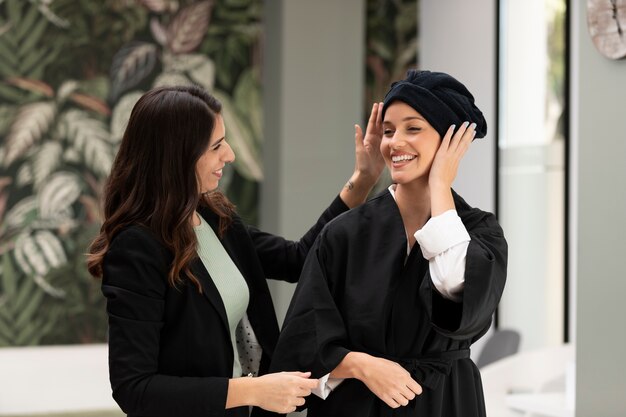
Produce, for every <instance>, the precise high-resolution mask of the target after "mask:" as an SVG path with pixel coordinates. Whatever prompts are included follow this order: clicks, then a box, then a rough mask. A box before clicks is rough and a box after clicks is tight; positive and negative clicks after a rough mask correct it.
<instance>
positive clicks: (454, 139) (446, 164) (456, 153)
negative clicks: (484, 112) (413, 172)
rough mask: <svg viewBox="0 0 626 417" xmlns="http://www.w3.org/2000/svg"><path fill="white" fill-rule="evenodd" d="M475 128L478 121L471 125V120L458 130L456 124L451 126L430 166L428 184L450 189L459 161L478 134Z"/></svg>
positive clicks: (432, 186)
mask: <svg viewBox="0 0 626 417" xmlns="http://www.w3.org/2000/svg"><path fill="white" fill-rule="evenodd" d="M475 129H476V123H472V124H471V125H470V124H469V122H464V123H463V124H462V125H461V126H460V127H459V128H458V129H457V130H456V132H455V131H454V125H452V126H450V128H449V129H448V131H447V132H446V134H445V136H444V137H443V140H442V141H441V145H439V149H438V150H437V153H436V154H435V159H434V160H433V165H432V166H431V168H430V174H429V177H428V185H429V186H430V188H431V189H432V188H436V187H441V188H445V189H449V188H450V187H451V186H452V182H453V181H454V179H455V178H456V174H457V170H458V168H459V163H460V162H461V159H462V158H463V156H464V155H465V152H467V149H468V148H469V146H470V144H471V143H472V140H473V139H474V136H476V130H475Z"/></svg>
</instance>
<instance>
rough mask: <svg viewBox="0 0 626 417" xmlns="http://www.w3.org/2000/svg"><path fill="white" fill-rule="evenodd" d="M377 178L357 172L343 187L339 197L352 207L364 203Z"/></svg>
mask: <svg viewBox="0 0 626 417" xmlns="http://www.w3.org/2000/svg"><path fill="white" fill-rule="evenodd" d="M376 180H377V179H376V178H371V177H369V176H367V175H366V174H362V173H360V172H358V171H357V172H355V173H354V174H352V176H351V177H350V179H349V180H348V182H347V183H346V185H344V187H343V188H342V189H341V192H340V193H339V197H340V198H341V200H342V201H343V202H344V203H345V204H346V206H348V207H350V208H354V207H356V206H358V205H359V204H363V203H364V202H365V200H366V199H367V196H368V195H369V193H370V191H372V188H374V185H375V184H376Z"/></svg>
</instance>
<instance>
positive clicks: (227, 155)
mask: <svg viewBox="0 0 626 417" xmlns="http://www.w3.org/2000/svg"><path fill="white" fill-rule="evenodd" d="M224 145H225V146H224V154H223V155H222V161H224V162H225V163H227V164H230V163H231V162H233V161H234V160H235V152H233V148H231V147H230V144H229V143H227V142H226V141H224Z"/></svg>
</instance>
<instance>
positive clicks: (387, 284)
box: [270, 191, 507, 417]
mask: <svg viewBox="0 0 626 417" xmlns="http://www.w3.org/2000/svg"><path fill="white" fill-rule="evenodd" d="M453 194H454V202H455V205H456V210H457V212H458V214H459V216H460V217H461V220H462V221H463V224H464V225H465V227H466V229H467V231H468V232H469V235H470V237H471V241H470V243H469V247H468V250H467V258H466V266H465V285H464V290H463V294H462V300H461V302H459V303H456V302H453V301H450V300H448V299H445V298H443V297H442V296H441V295H440V294H439V292H438V291H437V290H436V289H435V287H434V285H433V283H432V280H431V278H430V272H429V268H428V261H427V260H426V259H424V257H423V256H422V252H421V250H420V248H419V245H418V244H417V243H416V244H415V245H414V247H413V248H412V250H411V252H410V254H409V255H408V258H407V241H406V233H405V229H404V225H403V222H402V218H401V217H400V212H399V210H398V207H397V205H396V202H395V200H394V198H393V196H392V195H391V194H390V193H389V191H384V192H383V193H381V194H380V195H378V196H377V197H375V198H374V199H372V200H370V201H368V202H367V203H366V204H364V205H362V206H360V207H358V208H356V209H353V210H351V211H349V212H347V213H344V214H343V215H341V216H339V217H337V218H336V219H334V220H333V221H332V222H330V223H329V224H328V225H327V226H326V227H325V228H324V229H323V231H322V233H321V234H320V236H319V237H318V238H317V240H316V243H315V245H314V247H313V248H312V250H311V251H310V252H309V255H308V257H307V260H306V262H305V265H304V268H303V271H302V274H301V277H300V281H299V283H298V287H297V289H296V293H295V294H294V297H293V300H292V302H291V305H290V307H289V310H288V313H287V317H286V319H285V323H284V326H283V330H282V332H281V335H280V338H279V341H278V345H277V347H276V350H275V351H274V359H273V361H272V364H271V367H270V370H271V371H272V372H273V371H280V370H303V371H307V370H311V371H312V372H313V377H321V376H323V375H326V374H328V373H330V372H331V371H332V370H333V369H334V368H335V367H336V366H337V365H338V364H339V363H340V362H341V361H342V359H343V358H344V356H345V355H346V354H347V353H348V352H350V351H358V352H366V353H369V354H371V355H374V356H377V357H383V358H386V359H390V360H394V361H396V362H398V363H400V364H401V365H402V366H403V367H405V369H407V370H408V371H409V372H410V373H411V375H412V376H413V378H414V379H415V380H416V381H417V382H418V383H419V384H421V386H422V387H423V393H422V394H421V395H419V396H417V397H416V399H415V400H413V401H411V402H410V403H409V405H408V406H406V407H400V408H398V409H395V410H394V409H391V408H390V407H388V406H387V405H386V404H385V403H384V402H383V401H382V400H379V399H378V398H377V397H376V396H375V395H374V394H373V393H372V392H371V391H369V389H368V388H367V386H366V385H365V384H363V383H362V382H360V381H359V380H357V379H346V380H345V381H344V382H343V383H341V384H340V385H339V386H338V387H337V388H336V389H335V390H334V391H333V392H332V393H331V394H330V395H329V397H328V398H327V399H326V400H322V399H320V398H318V397H315V396H314V395H311V396H310V397H309V398H308V399H307V404H306V406H305V407H307V408H308V416H309V417H322V416H323V417H340V416H341V417H348V416H358V417H366V416H391V415H394V416H420V417H435V416H463V417H474V416H484V415H485V406H484V399H483V391H482V384H481V379H480V373H479V371H478V368H477V367H476V365H475V364H474V362H472V360H471V359H469V348H470V345H471V344H472V343H473V342H474V341H476V340H477V339H479V338H480V337H481V336H482V335H483V334H484V333H485V332H486V331H487V330H488V328H489V326H490V323H491V317H492V315H493V313H494V311H495V309H496V307H497V305H498V302H499V300H500V297H501V295H502V291H503V289H504V283H505V278H506V261H507V244H506V241H505V239H504V235H503V233H502V229H501V228H500V226H499V225H498V222H497V221H496V219H495V217H494V216H493V215H492V214H491V213H487V212H484V211H481V210H479V209H475V208H472V207H470V206H469V205H468V204H467V203H466V202H465V201H464V200H463V199H462V198H461V197H459V196H458V195H457V194H456V193H453Z"/></svg>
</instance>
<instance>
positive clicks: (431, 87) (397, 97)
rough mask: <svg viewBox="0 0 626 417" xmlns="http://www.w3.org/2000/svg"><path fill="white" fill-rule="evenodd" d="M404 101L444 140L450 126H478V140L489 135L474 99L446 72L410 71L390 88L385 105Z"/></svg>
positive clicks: (384, 109) (386, 106) (384, 110)
mask: <svg viewBox="0 0 626 417" xmlns="http://www.w3.org/2000/svg"><path fill="white" fill-rule="evenodd" d="M394 101H402V102H404V103H406V104H408V105H409V106H411V107H413V108H414V109H415V110H416V111H417V112H418V113H419V114H421V115H422V116H424V118H425V119H426V120H427V121H428V123H430V125H431V126H432V127H434V128H435V130H436V131H437V132H439V135H441V137H442V138H443V137H444V135H445V134H446V132H447V131H448V128H450V125H453V124H454V125H456V126H457V127H459V126H460V125H461V123H463V122H465V121H468V122H470V123H476V137H477V138H482V137H484V136H485V135H486V134H487V122H486V121H485V118H484V117H483V114H482V112H481V111H480V109H478V107H476V105H475V104H474V96H472V94H471V93H470V92H469V91H468V90H467V88H465V86H464V85H463V84H461V83H460V82H459V81H458V80H456V79H455V78H454V77H452V76H450V75H448V74H445V73H443V72H431V71H418V70H409V72H407V76H406V78H405V79H404V80H401V81H397V82H395V83H393V84H391V89H390V90H389V92H388V93H387V95H386V96H385V100H384V103H383V114H382V115H383V118H384V117H385V112H386V111H387V109H388V108H389V105H390V104H391V103H393V102H394Z"/></svg>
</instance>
